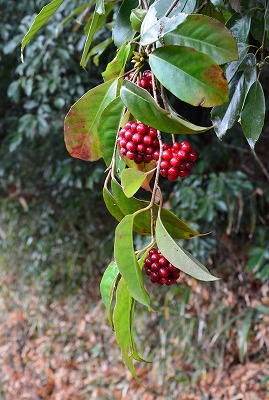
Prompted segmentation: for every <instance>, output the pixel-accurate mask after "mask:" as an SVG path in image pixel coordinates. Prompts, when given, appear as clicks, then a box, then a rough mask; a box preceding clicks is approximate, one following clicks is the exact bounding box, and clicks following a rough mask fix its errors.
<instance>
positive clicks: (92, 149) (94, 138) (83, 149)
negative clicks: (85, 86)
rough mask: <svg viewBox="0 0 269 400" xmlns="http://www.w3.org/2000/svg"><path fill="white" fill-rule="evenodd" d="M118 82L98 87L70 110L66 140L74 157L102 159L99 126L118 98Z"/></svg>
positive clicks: (87, 159)
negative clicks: (98, 133) (108, 108)
mask: <svg viewBox="0 0 269 400" xmlns="http://www.w3.org/2000/svg"><path fill="white" fill-rule="evenodd" d="M117 85H118V82H117V80H115V81H114V80H112V81H108V82H105V83H103V84H102V85H99V86H96V87H95V88H93V89H91V90H89V91H88V92H87V93H85V94H84V95H83V96H82V97H81V98H80V99H79V100H78V101H77V102H76V103H75V104H74V105H73V106H72V107H71V108H70V110H69V112H68V113H67V115H66V117H65V121H64V139H65V144H66V148H67V150H68V152H69V153H70V154H71V156H72V157H75V158H80V159H81V160H85V161H96V160H98V159H99V158H101V157H102V153H101V151H100V146H99V138H98V135H97V124H98V122H99V118H100V116H101V114H102V112H103V111H104V109H105V108H106V106H107V105H108V104H109V103H110V102H111V101H112V100H113V99H114V98H115V97H116V91H117Z"/></svg>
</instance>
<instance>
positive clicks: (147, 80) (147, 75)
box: [139, 69, 152, 92]
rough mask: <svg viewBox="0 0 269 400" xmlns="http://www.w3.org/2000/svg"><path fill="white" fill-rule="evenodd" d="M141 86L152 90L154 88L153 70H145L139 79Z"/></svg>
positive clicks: (149, 90)
mask: <svg viewBox="0 0 269 400" xmlns="http://www.w3.org/2000/svg"><path fill="white" fill-rule="evenodd" d="M139 86H140V87H142V88H143V89H146V90H147V91H148V92H151V89H152V72H151V71H150V70H149V69H148V70H146V71H144V72H143V75H142V78H141V79H140V81H139Z"/></svg>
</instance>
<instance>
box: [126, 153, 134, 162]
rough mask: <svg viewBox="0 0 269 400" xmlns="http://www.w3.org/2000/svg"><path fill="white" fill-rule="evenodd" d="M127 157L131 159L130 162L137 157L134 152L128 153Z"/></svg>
mask: <svg viewBox="0 0 269 400" xmlns="http://www.w3.org/2000/svg"><path fill="white" fill-rule="evenodd" d="M126 156H127V157H128V158H129V160H134V159H135V157H136V155H135V153H134V152H133V151H127V152H126Z"/></svg>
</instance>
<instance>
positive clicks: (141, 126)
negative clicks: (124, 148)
mask: <svg viewBox="0 0 269 400" xmlns="http://www.w3.org/2000/svg"><path fill="white" fill-rule="evenodd" d="M136 131H137V132H139V133H142V135H145V134H146V133H147V131H148V127H147V125H145V124H142V123H140V124H138V125H137V127H136Z"/></svg>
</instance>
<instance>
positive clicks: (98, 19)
mask: <svg viewBox="0 0 269 400" xmlns="http://www.w3.org/2000/svg"><path fill="white" fill-rule="evenodd" d="M112 8H113V4H107V5H106V10H105V15H103V14H102V13H101V14H100V13H99V12H98V11H97V4H96V7H95V10H94V12H93V14H92V16H91V22H90V27H89V30H88V33H87V38H86V41H85V45H84V49H83V53H82V56H81V60H80V65H81V66H82V68H85V67H86V65H87V63H88V61H89V58H90V52H89V50H90V47H91V44H92V41H93V38H94V35H95V34H96V32H97V31H99V29H100V28H101V27H102V26H103V25H104V23H105V21H106V16H107V15H108V14H109V13H110V11H111V10H112Z"/></svg>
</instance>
